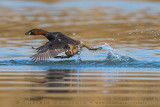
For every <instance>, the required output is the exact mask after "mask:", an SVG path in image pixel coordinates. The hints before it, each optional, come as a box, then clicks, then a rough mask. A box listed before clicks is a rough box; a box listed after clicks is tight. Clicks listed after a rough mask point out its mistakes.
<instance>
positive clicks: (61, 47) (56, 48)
mask: <svg viewBox="0 0 160 107" xmlns="http://www.w3.org/2000/svg"><path fill="white" fill-rule="evenodd" d="M68 49H69V47H68V45H67V44H65V43H62V42H60V41H58V40H55V41H48V42H47V43H46V44H45V45H42V46H41V47H39V48H37V49H36V50H37V53H36V54H35V55H33V56H32V57H31V58H32V59H33V60H45V59H49V58H51V57H56V56H57V55H58V54H60V53H62V52H65V51H67V50H68Z"/></svg>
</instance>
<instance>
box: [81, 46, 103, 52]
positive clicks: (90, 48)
mask: <svg viewBox="0 0 160 107" xmlns="http://www.w3.org/2000/svg"><path fill="white" fill-rule="evenodd" d="M83 47H85V48H87V49H88V50H92V51H95V50H102V47H98V48H93V47H88V46H86V45H83Z"/></svg>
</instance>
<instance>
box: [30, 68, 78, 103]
mask: <svg viewBox="0 0 160 107" xmlns="http://www.w3.org/2000/svg"><path fill="white" fill-rule="evenodd" d="M71 73H77V71H76V70H70V69H64V70H63V69H49V70H47V71H46V72H44V75H43V78H41V79H36V81H34V82H35V83H36V84H35V85H32V86H33V87H42V89H43V88H46V89H45V90H43V92H42V91H41V92H40V90H41V89H40V90H38V91H39V92H40V93H43V95H44V93H46V94H50V95H51V94H52V95H53V96H49V97H44V96H41V94H39V95H38V96H36V97H35V96H34V97H32V98H30V100H41V99H54V100H64V99H65V100H69V99H71V98H69V97H68V98H67V97H65V98H64V97H57V96H54V95H55V94H61V93H63V94H64V93H76V92H78V90H72V89H68V88H66V87H76V86H78V85H77V84H75V85H74V84H73V83H74V81H78V79H76V80H75V79H74V80H73V79H69V78H68V77H74V76H75V77H76V76H77V75H72V74H71ZM31 91H32V93H37V90H36V91H35V90H31Z"/></svg>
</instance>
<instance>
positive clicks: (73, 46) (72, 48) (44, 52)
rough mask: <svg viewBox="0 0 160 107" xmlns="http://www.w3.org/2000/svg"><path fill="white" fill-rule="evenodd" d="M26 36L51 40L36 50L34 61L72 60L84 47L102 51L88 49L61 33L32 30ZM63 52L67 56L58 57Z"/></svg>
mask: <svg viewBox="0 0 160 107" xmlns="http://www.w3.org/2000/svg"><path fill="white" fill-rule="evenodd" d="M25 35H43V36H45V37H46V38H47V39H48V40H49V41H48V42H47V43H46V44H44V45H42V46H40V47H39V48H36V50H37V53H36V54H35V55H33V56H32V57H31V58H33V60H45V59H49V58H51V57H53V58H70V57H72V56H74V55H75V54H77V53H78V51H79V49H81V48H82V47H86V48H87V49H89V50H99V49H100V48H91V47H88V46H86V45H84V44H83V43H82V42H80V41H78V40H73V39H72V38H70V37H68V36H66V35H64V34H62V33H61V32H48V31H45V30H42V29H32V30H29V31H28V32H26V33H25ZM62 52H65V54H66V56H57V55H58V54H60V53H62Z"/></svg>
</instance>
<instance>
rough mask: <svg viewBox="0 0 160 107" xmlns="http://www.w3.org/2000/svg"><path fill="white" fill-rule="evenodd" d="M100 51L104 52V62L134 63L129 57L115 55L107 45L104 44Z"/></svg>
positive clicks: (114, 51) (113, 50)
mask: <svg viewBox="0 0 160 107" xmlns="http://www.w3.org/2000/svg"><path fill="white" fill-rule="evenodd" d="M100 47H102V50H105V52H106V59H105V61H110V62H128V61H134V60H135V59H133V58H131V57H129V56H121V55H119V54H117V53H116V50H115V49H113V48H112V47H111V46H110V45H109V44H107V43H105V44H104V45H101V46H100Z"/></svg>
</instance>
